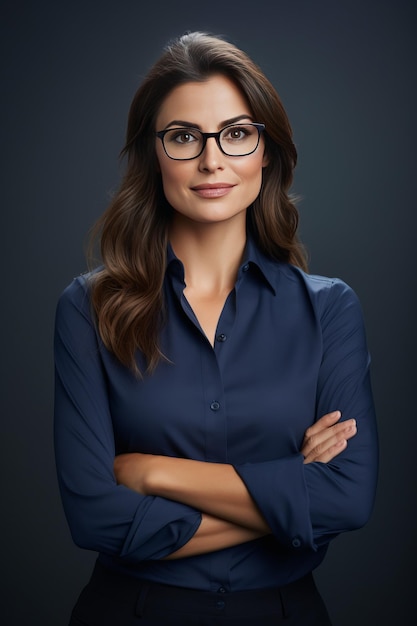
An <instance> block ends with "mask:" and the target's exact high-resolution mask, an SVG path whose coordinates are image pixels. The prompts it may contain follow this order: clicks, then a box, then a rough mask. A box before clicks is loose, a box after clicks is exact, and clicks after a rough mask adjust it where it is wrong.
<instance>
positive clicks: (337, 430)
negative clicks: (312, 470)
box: [301, 411, 356, 463]
mask: <svg viewBox="0 0 417 626" xmlns="http://www.w3.org/2000/svg"><path fill="white" fill-rule="evenodd" d="M341 416H342V414H341V413H340V411H333V412H332V413H327V414H326V415H323V417H321V418H320V419H319V420H317V422H316V423H315V424H313V426H310V428H307V430H306V432H305V435H304V439H303V445H302V447H301V454H302V455H303V456H304V463H313V462H314V461H319V462H320V463H329V462H330V461H332V460H333V459H334V458H335V457H336V456H337V455H338V454H340V453H341V452H342V451H343V450H344V449H345V448H346V446H347V442H348V440H349V439H351V438H352V437H354V436H355V435H356V421H355V420H354V419H351V420H347V421H345V422H340V421H339V420H340V418H341Z"/></svg>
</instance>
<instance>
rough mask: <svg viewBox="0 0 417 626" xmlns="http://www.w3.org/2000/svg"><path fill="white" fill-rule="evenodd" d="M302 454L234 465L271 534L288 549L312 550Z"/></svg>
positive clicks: (312, 541) (313, 544) (313, 547)
mask: <svg viewBox="0 0 417 626" xmlns="http://www.w3.org/2000/svg"><path fill="white" fill-rule="evenodd" d="M303 461H304V458H303V456H302V455H301V454H297V455H292V456H291V457H286V458H284V459H278V460H273V461H266V462H263V463H246V464H244V465H237V466H234V468H235V470H236V472H237V473H238V474H239V476H240V478H241V479H242V480H243V482H244V483H245V485H246V487H247V489H248V491H249V493H250V495H251V496H252V498H253V499H254V501H255V503H256V504H257V506H258V508H259V510H260V511H261V513H262V515H263V516H264V518H265V520H266V521H267V523H268V525H269V527H270V529H271V531H272V533H273V535H274V536H275V537H276V539H277V540H278V541H279V542H280V543H281V545H283V546H285V547H286V548H288V549H290V550H300V549H303V548H304V549H313V550H316V548H317V547H316V545H315V543H314V540H313V530H312V526H311V520H310V503H309V497H308V490H307V486H306V482H305V477H304V464H303Z"/></svg>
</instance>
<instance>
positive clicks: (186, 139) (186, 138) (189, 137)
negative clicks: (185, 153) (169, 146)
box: [172, 132, 197, 144]
mask: <svg viewBox="0 0 417 626" xmlns="http://www.w3.org/2000/svg"><path fill="white" fill-rule="evenodd" d="M172 140H173V141H175V142H177V143H182V144H184V143H192V142H193V141H197V137H195V136H194V135H193V134H192V133H184V132H181V133H175V134H173V135H172Z"/></svg>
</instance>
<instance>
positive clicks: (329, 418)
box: [305, 411, 342, 439]
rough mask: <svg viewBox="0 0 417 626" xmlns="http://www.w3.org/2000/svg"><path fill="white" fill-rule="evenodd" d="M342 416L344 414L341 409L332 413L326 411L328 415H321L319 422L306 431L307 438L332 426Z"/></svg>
mask: <svg viewBox="0 0 417 626" xmlns="http://www.w3.org/2000/svg"><path fill="white" fill-rule="evenodd" d="M341 417H342V414H341V412H340V411H332V412H331V413H326V415H323V416H322V417H320V419H318V420H317V422H315V423H314V424H312V425H311V426H309V428H307V430H306V432H305V438H307V439H309V438H310V437H312V436H314V435H316V434H317V433H319V432H320V431H322V430H324V429H326V428H329V427H330V426H333V425H334V424H336V423H337V422H338V421H339V420H340V418H341Z"/></svg>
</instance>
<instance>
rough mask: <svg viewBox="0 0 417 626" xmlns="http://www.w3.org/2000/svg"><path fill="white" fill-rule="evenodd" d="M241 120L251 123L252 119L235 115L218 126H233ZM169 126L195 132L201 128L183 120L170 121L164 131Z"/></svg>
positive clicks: (247, 116) (248, 116)
mask: <svg viewBox="0 0 417 626" xmlns="http://www.w3.org/2000/svg"><path fill="white" fill-rule="evenodd" d="M241 120H251V121H253V118H252V116H251V115H247V114H245V115H237V116H236V117H231V118H230V119H228V120H224V121H223V122H220V124H219V126H218V127H219V128H223V127H224V126H229V124H235V123H236V122H240V121H241ZM170 126H180V127H181V128H197V130H201V126H200V124H194V123H193V122H187V121H185V120H172V121H171V122H169V124H167V125H166V126H165V128H164V130H166V129H167V128H170Z"/></svg>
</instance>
